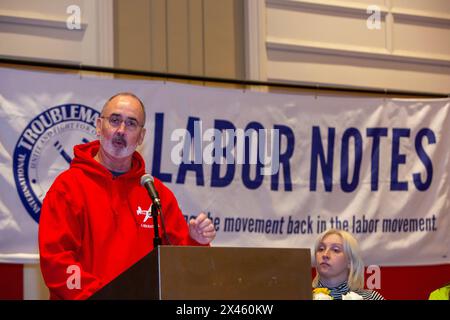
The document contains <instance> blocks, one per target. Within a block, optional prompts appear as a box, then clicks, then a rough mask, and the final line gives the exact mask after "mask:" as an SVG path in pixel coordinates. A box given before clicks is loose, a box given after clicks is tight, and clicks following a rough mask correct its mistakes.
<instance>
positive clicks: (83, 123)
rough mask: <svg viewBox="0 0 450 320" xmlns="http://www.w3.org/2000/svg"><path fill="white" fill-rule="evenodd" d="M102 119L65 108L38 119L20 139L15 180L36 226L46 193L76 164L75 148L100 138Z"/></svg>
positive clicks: (85, 109) (94, 112)
mask: <svg viewBox="0 0 450 320" xmlns="http://www.w3.org/2000/svg"><path fill="white" fill-rule="evenodd" d="M99 116H100V113H99V112H98V111H97V110H95V109H93V108H91V107H88V106H84V105H81V104H63V105H59V106H56V107H52V108H50V109H47V110H45V111H44V112H42V113H41V114H39V115H37V116H36V117H35V118H34V119H32V120H31V121H30V123H29V124H28V126H27V127H26V128H25V130H23V132H22V134H21V135H20V137H19V140H18V141H17V144H16V147H15V148H14V157H13V174H14V180H15V182H16V188H17V193H18V194H19V197H20V200H21V201H22V204H23V205H24V206H25V209H26V210H27V212H28V213H29V214H30V216H31V217H32V218H33V219H34V220H35V221H36V222H38V223H39V217H40V213H41V206H42V200H43V199H44V196H45V193H46V192H47V190H48V189H49V188H50V186H51V184H52V183H53V181H54V180H55V178H56V176H57V175H58V174H59V173H61V172H62V171H63V170H65V169H67V168H68V167H69V164H70V162H71V161H72V157H73V146H74V145H77V144H81V143H86V142H89V141H91V140H94V139H95V138H96V131H95V123H96V120H97V118H98V117H99Z"/></svg>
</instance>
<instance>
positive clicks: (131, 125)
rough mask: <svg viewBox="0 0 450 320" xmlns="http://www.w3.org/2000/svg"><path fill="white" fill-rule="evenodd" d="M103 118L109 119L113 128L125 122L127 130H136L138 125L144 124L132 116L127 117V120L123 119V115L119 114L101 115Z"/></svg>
mask: <svg viewBox="0 0 450 320" xmlns="http://www.w3.org/2000/svg"><path fill="white" fill-rule="evenodd" d="M100 118H102V119H107V120H108V122H109V124H110V126H111V127H113V128H118V127H120V125H121V124H122V122H123V123H125V127H126V128H127V130H130V131H133V130H136V129H137V128H138V127H143V126H142V125H140V124H139V123H138V122H137V120H136V119H132V118H127V119H125V120H123V119H122V117H121V116H119V115H112V116H109V117H103V116H102V117H100Z"/></svg>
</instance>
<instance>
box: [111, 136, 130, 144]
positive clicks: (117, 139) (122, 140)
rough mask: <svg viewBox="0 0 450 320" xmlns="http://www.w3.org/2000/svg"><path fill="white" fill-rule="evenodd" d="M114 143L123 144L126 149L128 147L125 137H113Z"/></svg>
mask: <svg viewBox="0 0 450 320" xmlns="http://www.w3.org/2000/svg"><path fill="white" fill-rule="evenodd" d="M113 143H121V144H123V145H124V146H125V147H126V146H127V141H126V140H125V137H124V136H122V135H120V134H116V135H114V136H113Z"/></svg>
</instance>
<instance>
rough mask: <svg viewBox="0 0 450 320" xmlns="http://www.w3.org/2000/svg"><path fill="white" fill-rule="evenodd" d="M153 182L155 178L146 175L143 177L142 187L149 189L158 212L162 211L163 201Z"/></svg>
mask: <svg viewBox="0 0 450 320" xmlns="http://www.w3.org/2000/svg"><path fill="white" fill-rule="evenodd" d="M153 181H154V179H153V177H152V176H151V175H149V174H148V173H146V174H144V175H143V176H142V177H141V186H143V187H145V189H147V192H148V194H149V196H150V199H152V202H153V204H154V205H155V206H156V207H157V209H158V210H161V200H160V199H159V195H158V191H156V188H155V184H154V183H153Z"/></svg>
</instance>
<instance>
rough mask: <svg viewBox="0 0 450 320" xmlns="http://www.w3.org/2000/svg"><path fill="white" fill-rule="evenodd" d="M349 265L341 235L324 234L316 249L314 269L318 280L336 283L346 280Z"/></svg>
mask: <svg viewBox="0 0 450 320" xmlns="http://www.w3.org/2000/svg"><path fill="white" fill-rule="evenodd" d="M349 265H350V264H349V261H348V258H347V256H346V255H345V253H344V244H343V241H342V238H341V236H340V235H337V234H329V235H327V236H325V238H323V239H322V241H321V242H320V243H319V247H318V248H317V251H316V270H317V272H318V273H319V275H320V280H321V281H322V282H326V283H332V284H336V285H337V284H339V283H342V282H344V281H346V280H347V278H348V272H349Z"/></svg>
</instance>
